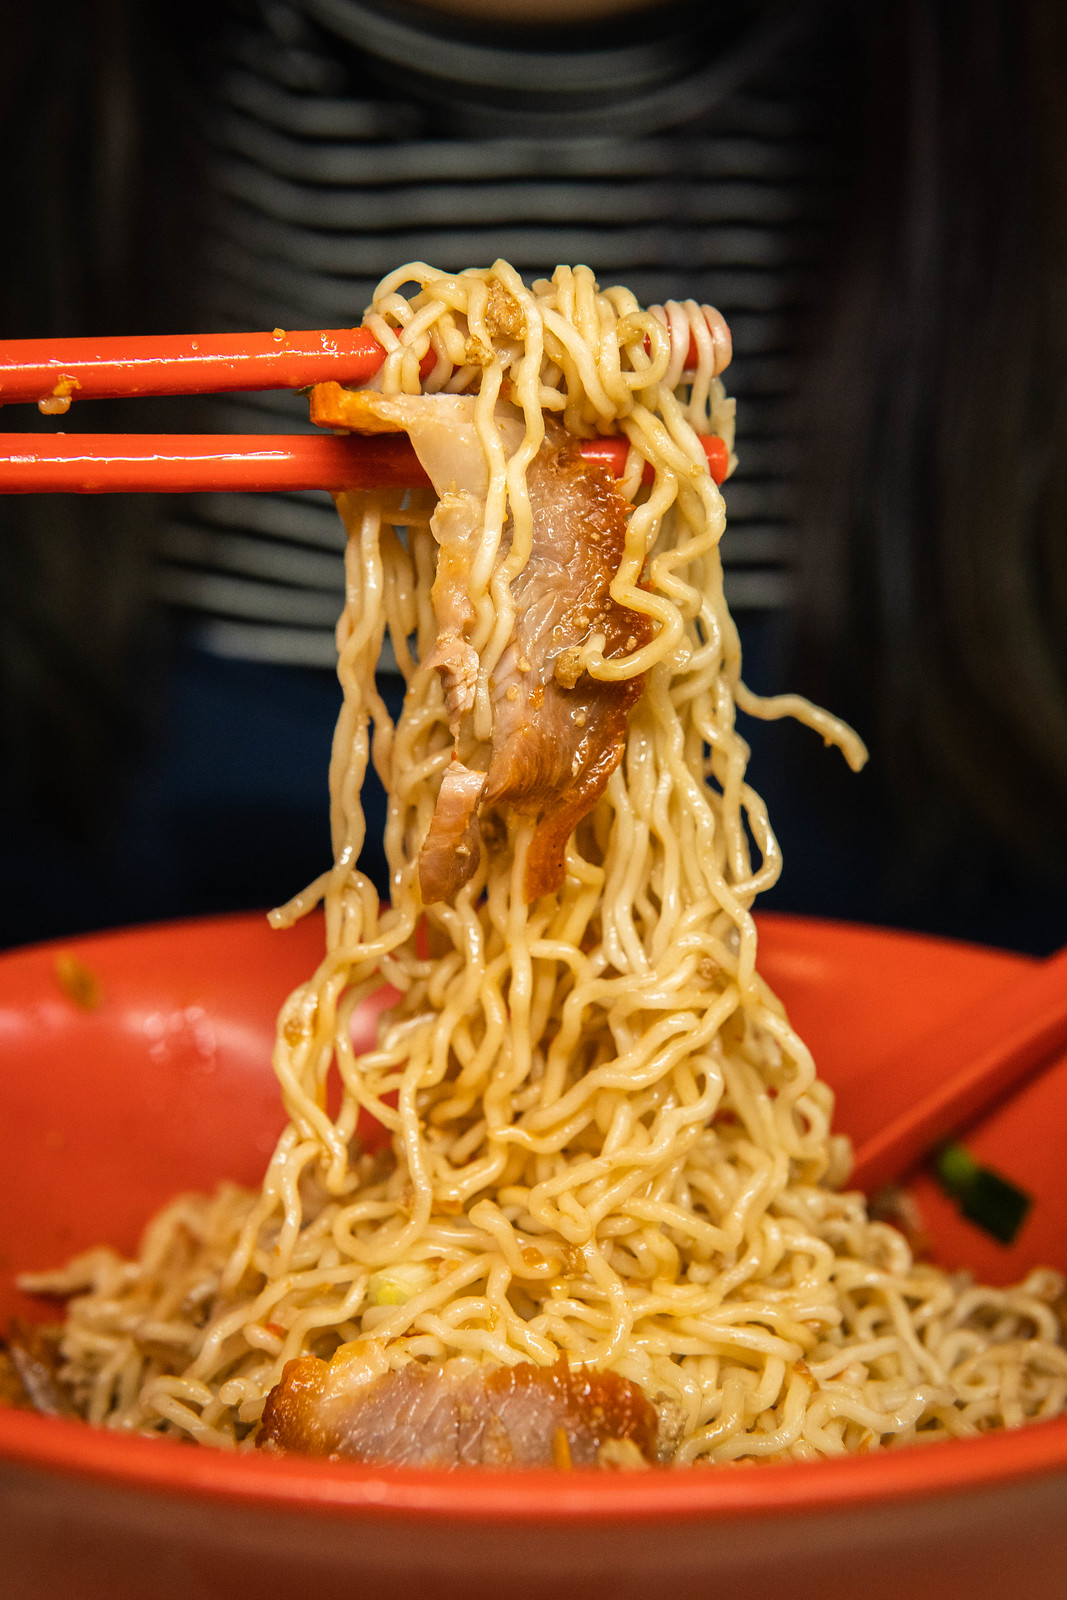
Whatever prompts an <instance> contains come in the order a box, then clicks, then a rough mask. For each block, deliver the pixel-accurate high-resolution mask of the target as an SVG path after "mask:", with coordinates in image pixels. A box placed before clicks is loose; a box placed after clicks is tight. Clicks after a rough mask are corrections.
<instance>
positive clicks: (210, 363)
mask: <svg viewBox="0 0 1067 1600" xmlns="http://www.w3.org/2000/svg"><path fill="white" fill-rule="evenodd" d="M384 359H385V352H384V350H383V349H382V347H381V345H380V344H379V343H378V341H377V339H375V338H374V336H373V334H371V333H370V332H368V330H367V329H366V328H326V329H318V330H315V329H312V330H310V331H308V330H301V331H300V332H297V333H290V332H288V331H287V330H286V329H284V328H275V329H274V331H273V332H272V333H204V334H178V335H168V336H166V337H163V338H158V337H155V336H151V337H141V338H118V339H112V338H109V339H103V338H101V339H59V340H56V339H7V340H0V405H12V404H15V403H16V402H22V403H25V402H34V403H38V404H39V403H40V402H41V401H44V402H45V403H46V404H47V403H48V402H49V401H53V400H59V401H63V400H68V399H71V400H114V399H119V398H122V397H126V396H131V395H158V394H222V393H225V392H226V391H228V390H233V389H304V388H306V387H307V386H308V384H312V383H323V382H325V381H327V380H328V379H330V378H333V379H336V381H337V382H338V383H346V384H361V383H367V382H368V381H369V379H371V378H373V376H374V374H375V373H376V372H377V371H378V368H379V367H380V366H381V364H382V362H383V361H384ZM686 359H687V365H690V364H691V365H692V366H694V367H695V366H696V363H697V349H696V345H695V342H694V341H692V340H691V341H690V346H689V352H688V355H687V358H686ZM433 364H434V355H433V352H432V351H430V353H429V354H428V355H427V356H426V357H425V358H424V360H423V363H422V374H423V377H425V376H426V374H427V372H429V371H430V370H431V369H432V367H433Z"/></svg>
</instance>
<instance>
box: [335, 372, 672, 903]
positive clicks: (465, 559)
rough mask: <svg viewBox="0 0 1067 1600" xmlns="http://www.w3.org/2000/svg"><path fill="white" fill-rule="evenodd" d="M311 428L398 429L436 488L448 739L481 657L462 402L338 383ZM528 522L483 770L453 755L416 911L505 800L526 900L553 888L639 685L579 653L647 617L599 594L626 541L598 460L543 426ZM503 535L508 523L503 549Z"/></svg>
mask: <svg viewBox="0 0 1067 1600" xmlns="http://www.w3.org/2000/svg"><path fill="white" fill-rule="evenodd" d="M312 416H313V419H314V420H315V421H316V422H318V423H319V424H320V425H322V426H328V427H334V428H338V427H349V428H352V429H354V430H356V431H359V432H380V431H383V430H390V429H391V430H402V431H404V432H406V433H408V434H409V436H410V438H411V441H412V443H413V445H414V446H415V450H416V453H417V454H418V456H419V459H420V460H421V461H422V463H423V466H424V467H425V469H426V471H427V473H428V475H429V477H430V479H431V481H432V483H433V484H434V488H435V489H436V491H437V494H438V497H439V499H438V506H437V510H436V512H435V514H434V517H433V521H432V523H431V527H432V529H433V532H434V536H435V538H436V540H437V543H438V546H439V556H438V568H437V577H436V579H435V582H434V586H433V592H432V602H433V608H434V614H435V616H436V619H437V624H438V637H437V642H436V645H435V647H434V650H433V653H432V655H431V657H430V661H431V663H432V665H433V666H434V667H436V669H437V671H438V672H439V673H440V675H441V681H442V686H443V688H444V692H445V702H446V706H447V709H448V715H449V720H450V724H451V727H452V732H453V736H454V737H455V736H456V735H458V733H459V731H460V728H461V726H462V722H463V718H464V717H465V716H466V715H467V714H468V713H469V711H470V710H471V707H472V706H473V702H474V688H475V683H476V680H477V674H478V657H477V654H476V652H475V651H474V648H473V646H472V645H471V643H470V639H469V633H470V630H471V627H472V625H473V622H474V608H473V606H472V604H471V601H470V597H469V594H468V590H467V575H468V573H469V571H470V564H471V559H472V556H473V551H474V548H475V543H476V541H477V539H478V537H479V536H480V533H481V527H482V518H483V513H484V506H485V495H486V492H487V487H488V477H487V472H486V467H485V459H484V455H483V453H482V448H481V444H480V442H479V440H478V436H477V432H476V429H475V427H474V402H473V399H469V398H468V397H465V396H453V395H400V396H389V397H384V396H382V395H378V394H374V393H371V392H366V391H361V392H352V391H348V390H344V389H341V388H340V387H339V386H338V385H336V384H325V385H320V386H319V388H318V389H316V390H315V391H314V395H313V405H312ZM497 425H498V427H499V429H500V433H501V441H502V444H503V445H504V447H505V450H506V451H507V452H508V453H510V452H512V451H514V449H515V448H516V446H517V444H518V442H519V441H520V439H521V437H522V424H521V422H520V421H519V420H518V416H517V413H515V411H514V408H511V407H501V408H499V414H498V424H497ZM526 484H527V490H528V493H529V496H530V505H531V510H532V513H533V538H532V547H531V552H530V557H529V560H528V561H527V563H526V566H525V567H524V568H523V570H522V572H521V573H520V574H519V575H518V576H517V577H516V579H515V580H514V582H513V584H512V596H513V599H514V602H515V610H516V620H515V626H514V630H513V633H512V638H511V641H510V643H509V644H508V646H507V648H506V650H505V651H504V654H503V655H502V656H501V658H500V660H499V661H498V662H497V664H496V666H495V668H494V670H493V676H492V704H493V732H492V739H491V744H490V749H489V756H488V763H487V770H486V771H485V772H484V773H483V772H476V771H475V770H474V769H472V768H470V767H467V766H465V765H463V764H462V763H460V762H459V761H458V760H454V761H453V764H452V766H451V768H450V769H449V770H448V771H447V772H446V774H445V778H444V779H443V780H442V785H441V793H440V796H439V798H438V803H437V809H436V811H435V814H434V817H433V820H432V822H431V825H430V829H429V833H428V835H427V838H426V841H425V843H424V845H423V848H422V853H421V855H420V860H419V878H420V886H421V890H422V897H423V900H424V902H425V903H426V904H432V903H433V902H434V901H437V900H451V899H452V898H453V897H454V895H455V894H456V893H457V891H458V890H459V889H460V888H461V887H462V886H463V884H464V883H466V882H468V881H469V879H470V878H471V876H472V875H473V873H474V872H475V870H476V868H477V865H478V860H479V858H480V851H481V844H480V839H479V831H478V816H479V813H480V812H482V811H484V810H485V809H487V808H492V807H506V806H510V807H512V808H513V809H514V810H515V811H517V812H519V813H520V814H522V815H524V816H532V817H535V818H536V819H537V824H536V828H535V831H534V835H533V840H532V843H531V846H530V850H529V854H528V856H527V860H526V869H525V878H524V885H523V887H524V894H525V898H526V900H527V901H533V900H536V899H538V898H539V897H540V896H541V895H543V894H547V893H550V892H552V891H554V890H556V889H558V888H559V887H560V885H561V884H562V882H563V878H564V871H565V864H564V852H565V849H566V844H567V840H568V839H569V837H570V835H571V834H572V832H573V831H574V829H575V827H576V826H577V825H578V823H579V822H580V821H581V820H582V818H583V817H585V816H586V815H587V814H588V813H589V812H590V811H591V810H592V808H593V806H594V805H595V804H596V802H597V800H598V799H599V797H600V795H601V794H603V792H604V789H605V788H606V786H607V783H608V779H609V778H610V777H611V774H612V773H613V772H614V770H615V768H616V767H617V766H618V764H619V761H620V759H621V757H622V753H623V749H624V747H625V742H626V723H627V718H628V716H629V713H630V710H631V708H632V706H633V705H634V703H635V702H636V701H637V699H638V698H639V696H640V694H641V691H642V688H643V679H642V678H641V677H640V676H636V677H632V678H628V679H625V680H623V681H622V682H620V683H604V682H600V681H599V680H597V679H594V678H592V677H591V676H590V675H589V673H588V672H586V671H585V670H584V669H583V668H582V666H581V663H580V661H579V653H580V649H581V646H582V645H583V644H585V643H586V641H587V640H588V639H589V638H590V637H591V636H592V635H593V634H603V635H604V641H605V642H604V655H605V657H606V658H608V659H609V660H610V659H612V658H614V657H618V656H621V655H626V654H630V653H631V652H633V651H634V650H636V649H638V648H640V647H641V646H642V645H644V644H646V643H647V642H648V640H649V638H650V637H651V624H650V622H649V619H648V618H647V617H646V616H645V615H644V614H643V613H640V612H636V611H633V610H631V609H630V608H629V607H626V606H621V605H619V604H618V603H617V602H616V601H615V600H613V599H612V596H611V593H610V585H611V581H612V579H613V578H614V577H615V575H616V573H617V572H618V569H619V563H620V561H621V559H622V554H623V549H624V545H625V540H626V521H627V514H628V510H629V508H628V506H627V504H626V502H625V501H624V500H623V498H622V496H621V495H620V494H619V492H618V490H617V489H616V487H615V485H614V483H613V482H612V480H611V477H610V475H609V474H608V471H607V469H606V468H605V467H603V466H602V465H600V464H599V463H593V462H587V461H585V460H584V459H583V457H582V455H581V453H580V450H579V446H578V441H577V440H575V439H574V438H573V437H572V436H571V435H569V434H567V433H566V432H565V431H564V430H563V429H562V428H561V427H560V426H559V425H558V423H556V422H554V421H553V420H552V419H551V418H549V419H546V433H545V439H544V442H543V444H542V446H541V449H540V450H539V452H538V454H537V456H536V457H535V458H534V460H533V461H532V462H531V463H530V466H529V468H528V470H527V475H526ZM510 542H511V526H510V523H509V525H508V526H507V527H506V528H505V530H504V536H503V540H502V544H501V554H502V556H503V555H505V554H506V553H507V550H508V549H509V548H510Z"/></svg>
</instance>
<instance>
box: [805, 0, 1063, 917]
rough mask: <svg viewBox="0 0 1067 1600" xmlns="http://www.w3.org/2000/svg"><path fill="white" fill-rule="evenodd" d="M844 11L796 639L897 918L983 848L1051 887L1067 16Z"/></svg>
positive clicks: (968, 866) (932, 9) (1040, 10)
mask: <svg viewBox="0 0 1067 1600" xmlns="http://www.w3.org/2000/svg"><path fill="white" fill-rule="evenodd" d="M863 10H864V18H863V22H862V25H861V26H860V27H859V28H858V51H857V53H858V58H859V59H858V65H859V68H860V70H858V72H857V83H858V84H860V85H862V90H863V92H862V101H861V102H858V103H857V105H856V123H857V137H858V138H861V139H862V140H864V141H865V143H864V148H863V156H862V159H861V161H860V162H859V164H858V168H857V178H856V188H855V195H854V199H853V206H852V209H851V212H850V214H849V216H848V218H847V223H846V226H845V228H844V230H843V233H842V239H841V248H840V259H841V272H840V278H839V282H838V285H837V287H836V292H835V294H834V295H833V297H832V301H831V305H830V309H829V315H828V317H827V320H826V324H825V326H824V327H823V328H822V329H821V330H820V337H819V340H818V347H819V348H818V354H817V355H816V356H815V358H814V359H813V363H812V383H811V386H810V389H809V392H808V394H807V396H806V409H807V414H808V424H809V438H810V440H811V445H812V451H811V456H810V458H809V460H810V466H811V471H810V474H809V482H808V488H807V493H806V496H805V504H806V508H807V510H806V519H807V526H806V529H805V537H804V540H803V543H802V550H803V557H802V565H801V584H802V590H801V600H800V605H799V607H798V617H797V627H798V633H799V646H800V648H799V655H800V663H799V666H800V670H801V673H802V675H803V676H804V678H805V680H806V687H808V688H809V689H811V690H813V691H814V692H815V693H817V694H819V695H822V696H825V697H827V698H828V699H829V700H830V701H831V702H832V703H833V704H834V705H835V706H836V707H838V708H840V709H844V710H845V711H846V712H847V713H849V714H851V715H852V716H853V717H854V718H855V719H856V721H857V722H858V723H859V724H860V725H861V726H863V727H864V729H865V731H868V732H869V733H870V736H871V741H872V746H873V748H874V751H875V753H876V755H877V757H878V760H879V763H880V765H881V768H882V778H881V780H880V789H881V794H882V798H883V800H884V801H885V803H886V817H887V823H886V826H887V832H888V834H889V835H891V836H895V837H896V838H897V840H898V848H897V850H896V851H895V853H894V854H893V856H892V858H891V859H890V860H889V861H888V862H887V867H888V870H890V871H897V872H899V873H900V874H901V876H902V878H904V879H910V884H909V883H901V885H900V894H899V897H898V898H899V903H900V905H901V907H902V908H905V907H906V904H907V902H908V899H909V896H911V895H920V893H921V890H920V888H919V883H920V880H921V879H922V878H924V877H925V878H927V880H928V881H927V893H929V889H930V887H931V884H930V881H929V877H930V875H931V874H932V875H933V877H934V878H935V879H937V880H938V881H939V882H943V880H944V878H945V874H946V873H948V874H949V875H951V871H952V870H953V869H952V868H951V867H950V865H949V864H950V863H951V862H952V861H955V863H956V869H955V870H957V871H958V872H961V873H963V874H964V875H966V874H968V873H969V874H973V873H975V872H978V873H981V872H982V871H983V868H982V866H981V864H980V858H981V857H982V855H983V853H986V854H988V852H990V851H992V852H993V853H994V854H996V855H997V857H998V863H999V864H998V870H1000V869H1001V867H1003V869H1004V870H1007V871H1008V872H1010V871H1011V870H1012V868H1013V866H1014V867H1015V868H1016V869H1019V870H1021V871H1022V872H1023V873H1026V872H1030V873H1031V874H1033V873H1034V872H1035V871H1036V872H1038V873H1045V874H1046V875H1048V876H1049V877H1050V878H1057V877H1058V878H1059V879H1060V880H1061V882H1062V881H1063V880H1064V878H1065V877H1067V872H1065V861H1067V294H1065V285H1067V98H1065V89H1067V10H1065V8H1064V7H1063V6H1062V5H1061V4H1059V3H1058V0H969V3H967V4H951V3H935V0H908V3H899V0H886V3H882V4H878V3H873V0H872V3H871V4H870V5H869V7H867V8H863ZM985 870H986V871H988V870H989V867H988V865H987V867H986V869H985Z"/></svg>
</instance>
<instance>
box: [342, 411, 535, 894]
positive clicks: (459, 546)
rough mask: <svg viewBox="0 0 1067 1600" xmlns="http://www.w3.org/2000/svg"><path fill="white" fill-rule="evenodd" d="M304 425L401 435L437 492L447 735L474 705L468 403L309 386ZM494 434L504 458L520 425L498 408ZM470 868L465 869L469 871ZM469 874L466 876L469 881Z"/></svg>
mask: <svg viewBox="0 0 1067 1600" xmlns="http://www.w3.org/2000/svg"><path fill="white" fill-rule="evenodd" d="M311 420H312V422H314V423H316V424H317V425H318V426H319V427H321V428H347V429H350V430H351V431H352V432H354V433H366V434H378V433H406V434H407V435H408V438H409V439H410V440H411V443H412V445H413V446H414V449H415V454H416V455H417V456H418V458H419V461H420V463H421V465H422V468H423V470H424V471H425V473H426V476H427V477H428V478H429V480H430V482H431V483H432V484H433V487H434V489H435V491H436V493H437V499H438V504H437V509H436V511H435V512H434V515H433V517H432V518H431V520H430V531H431V532H432V533H433V536H434V538H435V539H436V541H437V544H438V546H439V553H438V560H437V574H436V577H435V579H434V584H433V588H432V590H431V591H430V603H431V605H432V607H433V613H434V616H435V618H436V619H437V640H436V643H435V644H434V647H433V649H432V651H431V652H430V654H429V656H428V657H427V664H428V665H429V666H431V667H434V668H435V669H436V670H437V672H438V673H439V674H440V677H441V684H442V687H443V689H444V693H445V705H446V708H447V711H448V720H449V726H450V727H451V730H452V735H453V738H455V736H456V735H457V734H458V732H459V726H460V723H461V722H462V720H463V718H464V717H465V716H466V715H467V713H468V712H469V711H470V710H471V709H472V707H473V705H474V691H475V686H476V684H477V681H478V667H479V661H478V653H477V651H476V650H475V649H474V647H473V645H472V644H471V643H470V640H469V635H470V630H471V627H472V625H473V623H474V607H473V605H472V604H471V600H470V594H469V589H468V582H469V576H470V571H471V567H472V564H473V562H474V558H475V553H476V550H477V547H478V543H479V540H480V538H481V534H482V529H483V525H484V520H485V501H486V496H487V494H488V492H489V470H488V467H487V465H486V458H485V451H484V449H483V446H482V441H481V439H480V437H479V434H478V430H477V427H476V425H475V398H474V396H473V395H455V394H396V395H383V394H378V393H377V392H376V391H374V390H370V389H343V388H342V387H341V385H340V384H339V383H320V384H316V385H315V387H314V389H312V391H311ZM495 423H496V428H497V432H498V434H499V435H500V443H501V446H502V448H503V451H504V454H505V456H508V455H511V454H513V453H514V451H515V450H517V449H518V447H519V444H520V443H521V441H522V437H523V432H524V428H523V424H522V422H521V421H520V420H519V418H518V416H517V415H516V416H509V415H508V414H507V410H506V408H498V414H497V416H496V418H495ZM473 870H474V868H473V867H471V868H470V872H473ZM470 872H468V877H469V876H470Z"/></svg>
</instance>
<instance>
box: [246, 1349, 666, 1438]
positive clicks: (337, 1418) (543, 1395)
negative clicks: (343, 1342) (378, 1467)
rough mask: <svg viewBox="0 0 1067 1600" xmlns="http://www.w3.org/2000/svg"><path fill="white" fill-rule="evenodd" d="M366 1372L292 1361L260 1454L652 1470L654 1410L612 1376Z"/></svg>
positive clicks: (416, 1367) (423, 1368)
mask: <svg viewBox="0 0 1067 1600" xmlns="http://www.w3.org/2000/svg"><path fill="white" fill-rule="evenodd" d="M365 1371H366V1367H365V1364H364V1362H363V1361H362V1360H360V1359H359V1358H358V1357H357V1358H355V1359H349V1358H348V1357H347V1356H346V1351H345V1348H344V1347H342V1349H341V1350H339V1351H338V1352H337V1354H336V1355H335V1356H334V1357H333V1359H332V1360H330V1361H328V1362H327V1361H322V1360H320V1359H319V1358H318V1357H317V1356H301V1357H299V1358H298V1359H297V1360H295V1361H290V1362H288V1363H287V1365H286V1367H285V1370H284V1372H283V1374H282V1378H281V1382H280V1383H278V1384H276V1385H275V1387H274V1388H273V1389H272V1390H271V1391H270V1394H269V1395H268V1396H267V1403H266V1406H265V1407H264V1410H263V1420H262V1423H261V1425H260V1430H259V1434H258V1437H257V1441H256V1442H257V1444H258V1445H259V1447H260V1448H261V1449H266V1450H271V1451H283V1452H292V1453H295V1454H299V1455H312V1456H327V1457H329V1458H331V1459H333V1460H343V1461H373V1462H380V1463H384V1462H387V1463H389V1464H390V1465H393V1466H407V1467H436V1468H450V1467H460V1466H482V1467H510V1466H516V1467H550V1466H556V1467H571V1466H574V1467H597V1466H620V1465H630V1466H636V1467H640V1466H644V1465H646V1464H650V1463H652V1462H654V1461H655V1460H656V1459H657V1430H658V1423H659V1419H658V1415H657V1412H656V1409H655V1407H654V1406H653V1405H652V1404H651V1402H650V1401H649V1400H648V1399H647V1397H646V1396H645V1395H644V1394H643V1392H642V1391H641V1390H640V1389H639V1388H638V1387H637V1386H636V1385H635V1384H632V1383H630V1382H628V1381H627V1379H625V1378H621V1377H620V1376H619V1375H618V1373H615V1372H594V1371H592V1370H591V1369H587V1368H584V1367H571V1366H569V1364H568V1363H567V1361H566V1359H565V1358H563V1357H561V1358H560V1360H559V1361H558V1362H557V1364H556V1365H555V1366H554V1367H535V1366H533V1365H532V1364H531V1363H529V1362H522V1363H520V1364H519V1365H518V1366H515V1367H494V1368H493V1369H491V1370H489V1371H487V1370H486V1369H485V1368H484V1367H480V1366H476V1365H475V1364H474V1363H473V1362H471V1361H468V1360H465V1359H463V1358H454V1359H453V1360H451V1361H446V1362H443V1363H434V1364H432V1365H424V1364H422V1363H421V1362H417V1361H412V1362H410V1363H408V1365H406V1366H403V1367H400V1368H399V1369H397V1370H395V1371H392V1372H386V1373H383V1374H381V1375H380V1376H377V1377H374V1378H371V1379H370V1381H369V1382H368V1381H366V1380H365V1379H364V1378H363V1374H364V1373H365ZM353 1376H355V1378H356V1381H355V1382H353ZM361 1380H362V1381H361Z"/></svg>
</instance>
